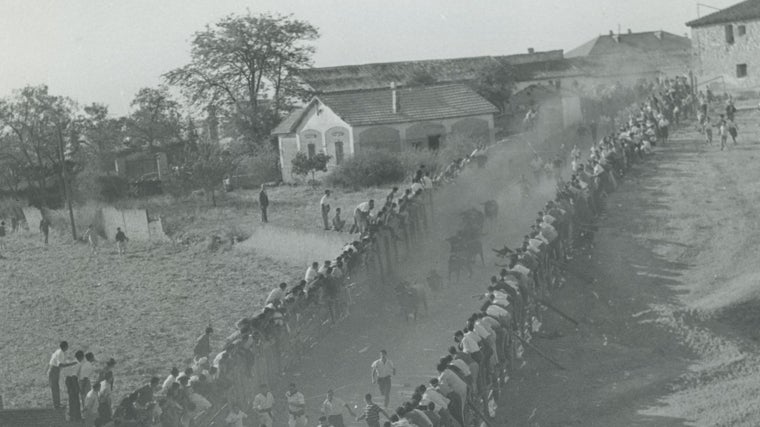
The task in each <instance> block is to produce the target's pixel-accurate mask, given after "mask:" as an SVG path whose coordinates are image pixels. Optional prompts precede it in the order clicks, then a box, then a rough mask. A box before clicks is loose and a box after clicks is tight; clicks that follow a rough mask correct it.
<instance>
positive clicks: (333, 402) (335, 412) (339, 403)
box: [322, 389, 356, 427]
mask: <svg viewBox="0 0 760 427" xmlns="http://www.w3.org/2000/svg"><path fill="white" fill-rule="evenodd" d="M343 408H346V410H348V413H349V414H351V416H352V417H354V418H356V414H354V411H352V410H351V407H350V406H348V404H347V403H346V402H345V401H343V399H341V398H339V397H335V394H334V393H333V390H332V389H330V390H327V398H326V399H325V401H324V402H323V403H322V415H324V416H326V417H327V421H328V423H329V424H328V425H331V426H332V427H346V425H345V424H344V423H343Z"/></svg>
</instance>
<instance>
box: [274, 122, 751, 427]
mask: <svg viewBox="0 0 760 427" xmlns="http://www.w3.org/2000/svg"><path fill="white" fill-rule="evenodd" d="M758 122H760V115H758V113H757V112H754V111H753V112H742V113H741V114H740V115H739V118H738V123H739V126H740V132H741V135H740V141H739V144H738V145H736V146H733V145H732V146H730V147H729V149H728V150H727V151H723V152H721V151H720V150H719V146H718V145H717V143H716V144H714V145H712V146H707V145H705V144H704V142H703V141H702V139H701V136H700V135H699V134H698V133H697V132H696V131H695V130H694V129H692V128H684V129H682V130H681V131H679V132H677V133H676V135H675V136H674V137H673V138H672V140H671V142H670V143H669V144H667V145H666V146H664V147H658V148H657V152H656V154H654V155H653V156H652V157H651V158H650V159H649V160H647V162H645V163H640V164H638V165H636V166H635V167H634V169H633V170H631V171H630V172H629V174H628V176H626V177H625V178H624V179H623V180H622V184H621V186H620V187H619V189H618V190H617V191H616V192H615V193H614V194H612V195H611V196H610V198H609V199H608V201H607V209H606V212H605V214H604V215H603V217H602V218H601V219H600V220H599V227H600V228H599V232H598V233H597V234H596V236H595V240H594V244H593V245H592V246H591V247H586V248H584V249H582V250H579V252H578V253H577V254H576V257H575V259H574V260H573V262H572V264H571V266H570V271H569V272H568V275H567V282H566V284H565V285H564V286H563V288H562V289H560V290H559V291H557V292H555V293H554V294H553V295H552V298H551V301H552V302H553V303H554V304H555V305H557V306H559V307H560V308H561V309H562V310H564V311H565V312H566V313H568V314H570V315H571V316H573V317H575V319H577V320H578V321H579V322H580V326H579V327H577V328H576V327H575V326H574V325H572V324H571V323H569V322H567V321H566V320H563V319H562V318H560V317H558V316H556V315H555V314H553V313H552V312H550V311H547V312H545V313H544V320H545V325H544V332H545V333H546V334H547V336H551V337H552V338H551V339H549V338H537V339H535V340H534V344H535V345H536V346H538V347H540V348H541V349H542V350H544V351H545V352H546V353H547V354H549V355H551V356H552V357H554V358H555V359H556V360H558V361H559V362H560V363H561V364H563V365H564V366H565V367H566V368H567V369H566V370H559V369H557V368H556V367H554V366H552V365H550V364H549V363H547V362H545V361H543V360H542V359H540V358H539V357H538V356H537V355H536V354H534V353H532V352H531V351H530V350H528V351H526V355H525V359H526V362H527V363H526V364H525V365H524V366H523V367H522V368H520V369H519V370H518V371H517V372H516V373H515V375H513V377H512V378H511V379H510V381H509V383H508V386H507V392H506V393H505V395H504V396H503V397H502V399H501V401H500V403H499V405H500V409H499V412H498V416H497V420H495V421H494V423H493V425H498V426H504V425H508V426H631V425H652V426H681V425H704V426H713V425H721V426H723V425H725V426H728V425H739V426H743V425H746V426H757V425H760V405H758V404H757V396H758V389H760V368H758V366H760V363H758V362H760V359H759V358H758V356H757V353H758V352H757V350H758V346H757V341H756V340H757V339H758V337H760V334H759V333H758V332H757V331H758V324H759V323H760V314H757V313H758V308H760V303H758V302H757V298H758V297H759V296H760V283H758V280H757V279H758V278H760V273H758V271H760V265H758V263H757V262H756V255H755V253H756V250H755V247H756V245H757V243H758V242H760V231H758V215H757V214H756V213H755V212H754V211H753V207H754V206H756V205H757V203H758V202H760V185H758V183H759V182H760V170H758V169H757V168H756V167H755V163H756V162H757V158H756V157H758V156H760V141H759V139H758V135H759V134H760V132H759V130H760V129H759V128H758V126H757V123H758ZM465 185H466V184H465ZM547 196H548V191H547V192H546V194H543V195H541V197H543V199H542V200H541V201H543V200H545V199H546V197H547ZM514 200H516V199H514ZM538 206H539V201H538V200H534V201H532V202H530V203H528V202H521V203H519V204H518V205H517V206H513V209H512V210H513V212H511V213H510V214H508V215H505V216H503V217H502V218H501V223H500V224H499V226H498V227H495V229H494V230H493V233H491V235H490V236H489V237H488V239H489V241H488V242H487V244H486V247H496V246H497V245H499V244H503V243H504V242H507V243H510V244H513V245H514V244H515V243H516V242H517V241H519V239H520V237H521V235H522V232H523V231H524V230H526V229H527V227H528V225H529V223H530V220H531V218H532V216H533V215H534V213H535V211H536V210H537V209H538ZM444 224H447V225H448V224H449V223H447V222H446V221H444ZM439 237H440V236H439ZM489 245H491V246H489ZM420 251H421V254H420V261H419V262H415V265H414V267H413V268H411V269H410V270H409V271H406V272H405V274H409V275H412V276H416V277H420V276H421V275H423V274H424V272H425V271H427V269H429V268H430V266H431V265H435V263H436V261H438V262H440V261H442V260H443V259H444V256H445V255H444V254H445V246H441V242H439V241H436V238H435V237H433V238H431V243H430V245H429V246H427V247H425V249H421V250H420ZM493 261H494V259H493V258H492V257H491V259H488V260H487V263H486V267H485V268H483V267H480V268H479V269H478V271H477V272H476V274H475V276H474V277H473V278H472V279H471V280H462V283H460V284H457V285H453V286H452V287H450V288H449V289H447V290H446V291H444V292H443V293H442V294H440V295H433V296H432V297H431V303H430V313H429V314H428V315H427V316H426V317H425V318H423V319H420V321H419V322H417V323H405V322H404V320H403V319H400V318H399V316H398V314H397V311H396V310H395V309H393V308H392V305H391V306H390V307H389V306H388V305H385V306H384V307H383V306H381V305H379V304H377V305H371V306H360V307H354V310H353V315H352V316H351V320H350V322H344V323H342V324H340V325H339V326H338V327H336V328H335V330H334V332H333V333H332V334H331V335H330V336H328V337H327V338H326V339H325V340H323V341H322V342H320V343H319V345H317V346H316V347H315V348H313V349H312V350H311V351H310V352H309V354H307V355H305V360H304V362H303V364H302V366H301V368H300V369H299V370H298V371H294V372H288V373H286V375H285V378H284V379H285V380H293V381H295V382H297V383H298V384H299V385H300V388H301V390H302V391H303V392H304V394H305V395H306V396H307V404H308V412H309V414H310V417H316V416H318V407H319V404H320V403H321V401H322V399H323V397H324V392H325V391H326V390H327V389H328V388H335V389H336V393H337V394H338V395H339V396H340V397H343V398H344V399H346V400H347V401H349V402H350V403H351V404H356V405H361V396H363V394H364V393H366V392H372V393H373V394H375V395H377V390H376V388H375V387H374V386H372V385H371V384H370V371H369V365H370V363H371V362H372V361H373V360H374V359H375V358H376V357H377V353H378V351H379V350H380V349H382V348H384V349H387V350H388V352H389V354H390V357H391V358H392V359H393V360H394V362H395V364H396V366H397V368H398V371H399V372H398V375H397V376H396V377H395V378H394V381H393V390H392V401H391V407H395V406H397V405H398V404H399V403H401V402H402V401H403V400H404V399H405V398H406V397H407V396H409V394H411V392H412V389H413V388H414V386H416V385H418V384H422V383H424V382H425V381H426V380H427V379H429V378H430V377H431V376H432V375H433V374H434V363H435V361H436V360H437V358H438V357H440V356H442V355H443V354H444V352H445V350H446V348H447V347H448V346H449V345H450V344H451V343H452V332H453V331H454V330H455V329H457V328H460V327H461V326H462V325H463V320H464V318H465V317H466V316H467V315H468V314H469V313H471V312H472V311H473V310H475V308H476V306H477V304H476V302H475V300H474V299H473V298H472V296H473V295H474V294H476V293H478V292H481V291H482V290H484V288H485V286H486V283H487V279H488V277H489V276H490V275H492V274H495V273H496V272H497V270H498V269H497V267H495V266H493ZM381 298H386V299H390V298H392V297H390V295H387V296H381ZM314 419H315V418H312V420H314ZM280 421H281V422H283V423H284V420H280ZM283 425H284V424H283ZM355 425H361V424H359V423H356V424H355Z"/></svg>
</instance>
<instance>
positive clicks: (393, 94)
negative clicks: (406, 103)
mask: <svg viewBox="0 0 760 427" xmlns="http://www.w3.org/2000/svg"><path fill="white" fill-rule="evenodd" d="M391 103H392V105H391V109H392V111H393V114H398V112H399V110H401V108H400V107H401V105H400V104H399V100H398V93H396V82H391Z"/></svg>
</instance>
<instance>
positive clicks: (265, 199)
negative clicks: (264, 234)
mask: <svg viewBox="0 0 760 427" xmlns="http://www.w3.org/2000/svg"><path fill="white" fill-rule="evenodd" d="M266 188H267V187H266V184H261V192H260V193H259V207H260V208H261V222H264V223H266V222H269V220H268V219H267V208H268V207H269V196H267V189H266Z"/></svg>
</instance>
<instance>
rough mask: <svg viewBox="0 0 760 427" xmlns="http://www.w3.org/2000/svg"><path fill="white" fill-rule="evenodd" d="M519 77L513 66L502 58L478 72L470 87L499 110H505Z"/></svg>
mask: <svg viewBox="0 0 760 427" xmlns="http://www.w3.org/2000/svg"><path fill="white" fill-rule="evenodd" d="M520 78H521V76H520V73H519V71H518V69H517V68H516V67H515V66H513V65H512V64H510V63H508V62H506V61H504V60H495V61H493V62H491V63H489V64H488V65H487V66H485V67H483V68H482V69H481V70H480V71H479V72H478V74H477V77H476V78H475V80H474V81H473V82H472V88H473V90H475V91H476V92H478V93H479V94H480V95H481V96H482V97H483V98H485V99H487V100H489V101H490V102H491V103H493V104H494V105H496V106H497V107H498V108H499V109H500V110H501V111H505V110H506V108H507V103H508V102H509V98H510V97H511V96H512V92H513V91H514V89H515V83H516V82H517V81H519V80H520Z"/></svg>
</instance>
